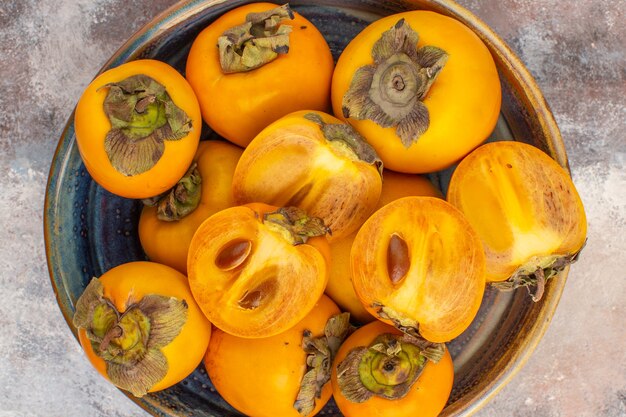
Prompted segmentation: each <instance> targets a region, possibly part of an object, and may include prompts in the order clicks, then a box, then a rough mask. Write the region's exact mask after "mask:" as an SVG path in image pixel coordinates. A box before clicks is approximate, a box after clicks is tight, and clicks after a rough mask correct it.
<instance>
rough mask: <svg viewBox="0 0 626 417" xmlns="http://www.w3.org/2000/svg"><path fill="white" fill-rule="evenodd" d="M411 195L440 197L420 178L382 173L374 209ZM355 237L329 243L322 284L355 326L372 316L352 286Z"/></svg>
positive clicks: (421, 176)
mask: <svg viewBox="0 0 626 417" xmlns="http://www.w3.org/2000/svg"><path fill="white" fill-rule="evenodd" d="M412 195H413V196H420V195H421V196H431V197H438V198H443V195H442V194H441V191H439V190H438V189H437V188H436V187H435V186H434V185H433V183H432V182H430V181H429V180H428V178H426V177H425V176H423V175H416V174H402V173H399V172H394V171H390V170H384V171H383V187H382V191H381V193H380V199H379V200H378V205H377V209H379V208H381V207H383V206H384V205H386V204H388V203H391V202H392V201H395V200H397V199H399V198H402V197H408V196H412ZM355 237H356V232H354V233H352V234H351V235H350V236H346V237H344V238H341V239H337V240H334V241H332V242H331V243H330V254H331V258H332V263H331V267H330V275H329V276H328V284H327V285H326V294H328V296H329V297H330V298H332V299H333V301H335V302H336V303H337V305H339V306H340V307H341V308H342V309H344V310H345V311H349V312H350V317H352V318H353V319H354V320H356V321H357V322H359V323H368V322H370V321H372V320H374V317H373V316H372V315H371V314H370V313H368V312H367V310H366V309H365V307H363V305H362V304H361V301H360V300H359V298H358V297H357V295H356V293H355V292H354V287H353V286H352V271H351V269H350V250H351V249H352V242H354V238H355Z"/></svg>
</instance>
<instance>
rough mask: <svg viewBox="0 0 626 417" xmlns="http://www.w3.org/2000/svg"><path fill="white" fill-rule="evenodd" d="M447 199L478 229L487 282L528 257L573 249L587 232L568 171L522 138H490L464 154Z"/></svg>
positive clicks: (509, 272)
mask: <svg viewBox="0 0 626 417" xmlns="http://www.w3.org/2000/svg"><path fill="white" fill-rule="evenodd" d="M448 201H449V202H450V203H451V204H452V205H454V206H456V207H457V208H459V209H460V210H461V211H462V212H463V213H464V215H465V217H466V218H467V219H468V221H469V222H470V223H471V224H472V226H473V227H474V229H476V231H477V232H478V234H479V235H480V237H481V239H482V242H483V247H484V250H485V253H486V257H487V281H490V282H498V281H504V280H506V279H508V278H509V277H510V276H511V275H512V274H513V273H514V272H515V271H516V269H518V268H519V267H521V266H524V265H525V264H526V263H527V262H529V261H532V259H533V258H535V259H537V258H539V259H541V258H549V257H552V256H555V255H571V254H574V253H576V252H578V251H579V250H580V249H581V248H582V247H583V245H584V243H585V240H586V238H587V220H586V215H585V209H584V207H583V203H582V201H581V199H580V196H579V195H578V192H577V191H576V187H575V186H574V184H573V182H572V180H571V178H570V177H569V175H568V173H567V171H565V169H563V168H562V167H561V166H560V165H559V164H558V163H557V162H556V161H555V160H553V159H552V158H550V157H549V156H548V155H547V154H545V153H544V152H542V151H541V150H539V149H538V148H535V147H533V146H531V145H528V144H525V143H522V142H510V141H507V142H504V141H502V142H494V143H489V144H486V145H483V146H481V147H480V148H478V149H476V150H475V151H474V152H472V153H471V154H470V155H468V156H467V157H466V158H465V159H464V160H463V161H462V162H461V163H460V164H459V166H458V167H457V168H456V170H455V171H454V173H453V175H452V179H451V180H450V187H449V188H448ZM477 202H480V204H477ZM533 262H536V260H535V261H533Z"/></svg>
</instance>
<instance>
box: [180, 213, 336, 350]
mask: <svg viewBox="0 0 626 417" xmlns="http://www.w3.org/2000/svg"><path fill="white" fill-rule="evenodd" d="M327 231H328V229H327V228H326V226H324V223H323V222H322V221H321V220H320V219H319V218H315V217H309V216H308V215H307V214H306V213H305V212H304V211H303V210H301V209H298V208H296V207H283V208H278V207H275V206H269V205H267V204H262V203H252V204H248V205H245V206H236V207H231V208H227V209H225V210H222V211H219V212H217V213H215V214H214V215H212V216H211V217H209V218H208V219H206V220H205V221H204V222H203V223H202V224H201V225H200V227H199V228H198V230H197V231H196V233H195V234H194V236H193V238H192V239H191V244H190V246H189V255H188V260H187V272H188V275H189V285H190V287H191V291H192V293H193V296H194V298H195V300H196V301H197V303H198V305H199V306H200V308H201V309H202V311H203V312H204V314H205V315H206V317H207V318H208V319H209V320H210V321H211V323H213V324H214V325H215V326H216V327H218V328H219V329H221V330H223V331H225V332H227V333H229V334H232V335H234V336H238V337H243V338H258V337H269V336H273V335H275V334H278V333H281V332H283V331H285V330H287V329H289V328H290V327H292V326H294V325H295V324H296V323H297V322H298V321H300V320H301V319H302V318H303V317H304V316H306V315H307V314H308V313H309V312H310V311H311V309H312V308H313V306H314V305H315V303H316V302H317V300H318V299H319V298H320V297H321V296H322V294H323V293H324V288H325V287H326V282H327V281H328V267H329V262H330V251H329V249H328V242H327V241H326V238H325V234H326V233H327Z"/></svg>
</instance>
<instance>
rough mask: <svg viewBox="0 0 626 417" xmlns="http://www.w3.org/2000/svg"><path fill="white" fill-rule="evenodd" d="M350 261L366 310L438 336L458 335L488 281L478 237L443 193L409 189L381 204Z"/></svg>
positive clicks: (475, 309) (406, 327) (417, 332)
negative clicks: (413, 194)
mask: <svg viewBox="0 0 626 417" xmlns="http://www.w3.org/2000/svg"><path fill="white" fill-rule="evenodd" d="M350 264H351V268H352V282H353V284H354V289H355V291H356V294H357V296H358V297H359V299H360V300H361V302H362V303H363V306H364V307H365V308H366V309H367V311H369V312H370V313H371V314H372V315H374V316H375V317H376V318H378V319H380V320H382V321H384V322H386V323H388V324H391V325H393V326H395V327H397V328H398V329H400V330H402V331H404V332H406V333H409V334H411V335H414V336H421V337H423V338H425V339H427V340H429V341H432V342H439V343H443V342H447V341H450V340H452V339H454V338H455V337H457V336H458V335H460V334H461V333H462V332H463V331H464V330H465V329H466V328H467V327H468V326H469V325H470V323H471V322H472V320H473V319H474V316H475V315H476V313H477V312H478V308H479V307H480V303H481V301H482V296H483V293H484V289H485V254H484V253H483V249H482V245H481V242H480V238H479V237H478V234H477V233H476V232H475V231H474V229H473V228H472V226H471V225H470V224H469V223H468V221H467V220H466V219H465V218H464V217H463V214H462V213H461V212H460V211H459V210H457V209H456V208H454V207H453V206H452V205H451V204H449V203H447V202H446V201H445V200H442V199H440V198H434V197H404V198H400V199H398V200H395V201H392V202H391V203H389V204H387V205H385V206H383V207H382V208H381V209H379V210H377V211H376V212H375V213H374V214H373V215H372V216H371V217H370V218H369V219H368V220H367V221H366V222H365V224H364V225H363V226H362V227H361V229H360V230H359V232H358V233H357V235H356V238H355V239H354V243H353V244H352V250H351V252H350Z"/></svg>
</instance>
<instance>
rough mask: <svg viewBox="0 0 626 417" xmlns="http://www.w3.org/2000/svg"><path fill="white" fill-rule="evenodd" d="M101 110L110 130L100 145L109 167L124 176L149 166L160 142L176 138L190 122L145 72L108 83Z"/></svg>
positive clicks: (156, 156) (162, 146) (159, 153)
mask: <svg viewBox="0 0 626 417" xmlns="http://www.w3.org/2000/svg"><path fill="white" fill-rule="evenodd" d="M102 88H108V92H107V96H106V98H105V99H104V113H105V114H106V116H107V117H108V118H109V121H110V122H111V130H109V132H108V133H107V135H106V137H105V140H104V148H105V151H106V153H107V156H108V157H109V160H110V161H111V164H112V165H113V167H114V168H115V169H116V170H117V171H119V172H120V173H122V174H123V175H126V176H133V175H138V174H141V173H143V172H146V171H148V170H149V169H151V168H152V167H153V166H154V165H156V163H157V162H158V161H159V159H161V156H162V155H163V152H164V150H165V144H164V141H166V140H179V139H182V138H184V137H185V136H187V134H188V133H189V132H190V131H191V129H192V121H191V119H190V118H189V116H188V115H187V114H186V113H185V111H184V110H182V109H180V108H179V107H177V106H176V104H174V102H173V101H172V99H171V98H170V96H169V94H168V93H167V91H166V90H165V87H164V86H163V85H161V84H159V83H158V82H157V81H155V80H154V79H152V78H150V77H148V76H147V75H143V74H139V75H133V76H130V77H128V78H126V79H124V80H122V81H120V82H117V83H110V84H107V85H105V86H103V87H102Z"/></svg>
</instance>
